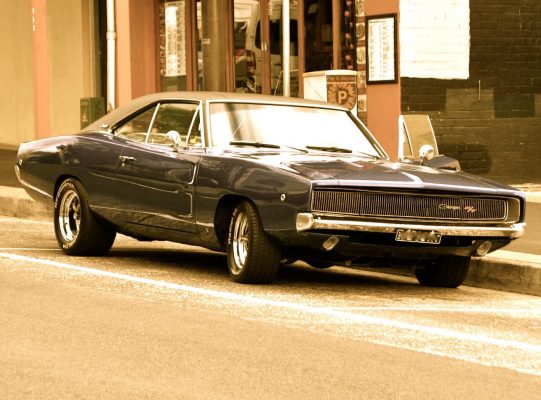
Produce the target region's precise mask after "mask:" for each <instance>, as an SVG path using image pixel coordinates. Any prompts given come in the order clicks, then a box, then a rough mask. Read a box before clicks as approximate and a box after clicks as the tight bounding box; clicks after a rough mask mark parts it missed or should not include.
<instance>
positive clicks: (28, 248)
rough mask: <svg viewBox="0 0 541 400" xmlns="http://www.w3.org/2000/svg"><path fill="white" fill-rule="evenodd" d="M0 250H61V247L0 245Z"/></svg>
mask: <svg viewBox="0 0 541 400" xmlns="http://www.w3.org/2000/svg"><path fill="white" fill-rule="evenodd" d="M0 251H62V249H59V248H55V247H52V248H47V247H35V248H32V247H0Z"/></svg>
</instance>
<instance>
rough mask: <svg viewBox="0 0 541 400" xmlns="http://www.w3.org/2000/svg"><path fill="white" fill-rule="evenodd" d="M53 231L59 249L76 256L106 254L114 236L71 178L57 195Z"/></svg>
mask: <svg viewBox="0 0 541 400" xmlns="http://www.w3.org/2000/svg"><path fill="white" fill-rule="evenodd" d="M54 230H55V234H56V240H57V242H58V244H59V246H60V248H61V249H62V251H63V252H64V253H66V254H69V255H77V256H83V255H84V256H97V255H103V254H105V253H107V252H108V251H109V249H110V248H111V246H112V245H113V242H114V240H115V236H116V232H115V230H114V229H113V228H112V227H111V226H109V225H108V224H106V223H105V222H104V221H101V220H100V219H98V217H97V216H96V215H94V214H93V213H92V211H91V210H90V208H89V206H88V197H87V194H86V191H85V190H84V188H83V185H82V184H81V182H79V181H78V180H75V179H72V178H70V179H66V180H65V181H64V182H62V184H61V185H60V188H59V189H58V192H57V194H56V198H55V202H54Z"/></svg>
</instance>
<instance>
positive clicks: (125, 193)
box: [115, 103, 203, 233]
mask: <svg viewBox="0 0 541 400" xmlns="http://www.w3.org/2000/svg"><path fill="white" fill-rule="evenodd" d="M149 114H152V117H151V118H150V122H149V123H148V127H146V128H145V121H147V120H148V117H149ZM138 118H139V120H140V121H139V120H137V119H138ZM198 127H199V104H198V103H158V104H156V105H154V106H153V107H151V108H148V109H147V110H145V111H144V112H143V113H142V114H140V115H139V116H136V117H135V118H134V119H133V120H130V121H127V122H126V123H124V124H123V125H121V126H119V127H118V128H116V129H115V134H116V135H118V136H120V137H125V138H127V139H130V140H127V141H126V145H125V147H124V148H123V150H122V154H121V155H120V157H119V163H118V167H117V177H118V182H119V185H120V187H119V188H118V189H119V190H118V192H119V193H120V194H119V196H120V199H121V201H120V202H121V204H122V208H123V210H124V213H125V215H126V218H127V221H126V222H128V223H129V224H131V225H137V226H139V227H141V228H144V227H152V228H160V229H167V230H175V231H183V232H190V233H195V232H196V228H195V220H194V218H195V216H194V212H193V198H194V193H195V188H194V180H195V175H196V173H197V166H198V164H199V161H200V158H201V154H202V152H203V148H202V146H201V141H200V140H199V141H197V140H196V141H195V142H194V143H195V144H196V145H190V143H189V135H190V133H192V131H193V133H192V137H195V136H196V135H197V134H198V130H197V129H198ZM192 141H193V140H192Z"/></svg>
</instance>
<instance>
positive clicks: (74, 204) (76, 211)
mask: <svg viewBox="0 0 541 400" xmlns="http://www.w3.org/2000/svg"><path fill="white" fill-rule="evenodd" d="M80 225H81V201H80V200H79V195H78V194H77V192H75V190H68V191H67V192H66V193H65V194H64V196H62V200H61V201H60V208H59V213H58V226H59V228H60V234H61V235H62V239H64V241H65V242H66V243H71V242H73V241H74V240H75V239H77V236H78V235H79V227H80Z"/></svg>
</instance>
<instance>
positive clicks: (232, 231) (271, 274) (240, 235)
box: [227, 201, 282, 283]
mask: <svg viewBox="0 0 541 400" xmlns="http://www.w3.org/2000/svg"><path fill="white" fill-rule="evenodd" d="M281 253H282V252H281V249H280V244H279V243H278V242H277V241H276V240H275V239H274V238H272V237H270V236H269V235H267V234H266V233H265V231H264V230H263V227H262V225H261V221H260V220H259V215H258V213H257V210H256V208H255V206H254V205H253V204H252V203H250V202H248V201H243V202H242V203H240V204H239V205H238V206H237V207H236V208H235V210H234V211H233V215H232V216H231V222H230V224H229V237H228V240H227V264H228V267H229V275H230V276H231V278H232V279H233V280H234V281H236V282H241V283H269V282H272V280H273V279H274V278H275V276H276V273H277V271H278V267H279V265H280V258H281Z"/></svg>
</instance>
